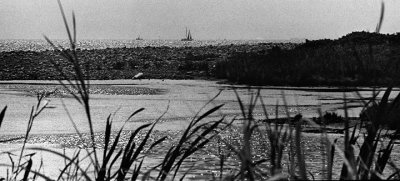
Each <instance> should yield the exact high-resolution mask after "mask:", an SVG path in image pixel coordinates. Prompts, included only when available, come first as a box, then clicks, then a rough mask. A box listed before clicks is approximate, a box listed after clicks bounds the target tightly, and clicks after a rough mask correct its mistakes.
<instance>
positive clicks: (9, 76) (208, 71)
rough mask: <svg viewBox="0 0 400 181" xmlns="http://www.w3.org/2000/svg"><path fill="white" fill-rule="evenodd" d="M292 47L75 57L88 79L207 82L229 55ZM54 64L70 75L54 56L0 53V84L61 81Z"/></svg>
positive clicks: (115, 51)
mask: <svg viewBox="0 0 400 181" xmlns="http://www.w3.org/2000/svg"><path fill="white" fill-rule="evenodd" d="M296 45H297V44H294V43H260V44H254V45H233V44H232V45H223V46H202V47H167V46H161V47H149V46H148V47H137V48H106V49H94V50H84V49H78V50H77V54H78V57H79V59H80V60H81V62H82V67H83V68H84V69H85V71H86V73H89V74H88V75H89V77H88V78H89V79H97V80H110V79H132V78H133V77H134V76H135V75H136V74H137V73H143V77H142V78H157V79H193V78H203V79H210V78H214V77H215V74H216V72H215V64H216V62H218V61H221V60H224V59H226V58H227V57H229V56H230V55H232V54H233V53H238V52H244V53H250V52H254V53H260V52H266V51H267V50H269V49H271V48H272V47H276V46H278V47H280V48H283V49H292V48H294V47H295V46H296ZM54 64H57V65H58V66H60V67H62V69H63V71H64V73H65V74H66V75H67V76H72V75H73V70H72V65H71V64H69V63H67V61H66V60H63V59H62V58H61V56H59V55H58V53H57V52H55V51H53V50H46V51H40V52H36V51H10V52H0V80H58V79H64V77H63V76H61V74H60V72H59V71H57V70H56V69H55V66H54Z"/></svg>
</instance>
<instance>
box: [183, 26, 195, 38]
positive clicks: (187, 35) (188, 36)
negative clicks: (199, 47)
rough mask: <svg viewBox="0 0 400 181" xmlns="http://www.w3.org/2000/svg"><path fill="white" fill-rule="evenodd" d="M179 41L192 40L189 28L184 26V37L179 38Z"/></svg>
mask: <svg viewBox="0 0 400 181" xmlns="http://www.w3.org/2000/svg"><path fill="white" fill-rule="evenodd" d="M181 41H193V38H192V34H191V33H190V30H189V31H188V29H187V28H186V34H185V38H183V39H181Z"/></svg>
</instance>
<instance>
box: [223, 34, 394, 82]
mask: <svg viewBox="0 0 400 181" xmlns="http://www.w3.org/2000/svg"><path fill="white" fill-rule="evenodd" d="M399 48H400V34H393V35H384V34H379V33H368V32H354V33H350V34H348V35H346V36H343V37H342V38H339V39H337V40H327V39H325V40H315V41H306V43H304V44H300V45H299V46H297V47H295V48H293V49H282V48H280V47H278V46H276V47H273V48H271V49H269V50H268V51H266V52H250V53H243V52H239V53H234V54H232V55H230V56H229V57H228V58H226V59H225V60H223V61H218V62H217V64H216V77H218V78H227V79H228V80H230V81H232V82H236V83H243V84H255V85H290V86H371V85H372V86H375V85H377V86H383V85H388V84H389V83H391V84H392V83H393V84H395V85H400V82H399V80H400V79H399V78H400V74H399V72H400V52H399V51H397V50H398V49H399Z"/></svg>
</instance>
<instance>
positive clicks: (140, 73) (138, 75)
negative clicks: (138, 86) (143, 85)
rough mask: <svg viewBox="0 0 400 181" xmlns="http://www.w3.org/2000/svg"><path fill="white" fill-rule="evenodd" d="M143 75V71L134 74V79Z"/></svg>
mask: <svg viewBox="0 0 400 181" xmlns="http://www.w3.org/2000/svg"><path fill="white" fill-rule="evenodd" d="M142 76H143V73H142V72H139V73H138V74H136V75H135V76H133V79H140V78H141V77H142Z"/></svg>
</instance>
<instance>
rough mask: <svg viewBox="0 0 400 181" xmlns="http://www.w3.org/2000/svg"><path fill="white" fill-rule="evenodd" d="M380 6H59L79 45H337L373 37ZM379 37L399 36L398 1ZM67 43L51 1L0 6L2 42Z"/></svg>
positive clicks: (372, 1) (265, 1)
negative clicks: (358, 35) (187, 41)
mask: <svg viewBox="0 0 400 181" xmlns="http://www.w3.org/2000/svg"><path fill="white" fill-rule="evenodd" d="M380 3H381V1H380V0H335V1H333V0H62V4H63V5H64V9H65V12H66V14H67V15H68V19H69V20H71V12H72V10H74V11H75V14H76V18H77V32H78V38H79V39H134V38H136V37H137V36H138V35H140V36H141V37H143V38H146V39H158V38H160V39H180V38H183V36H184V34H185V27H186V26H187V27H188V28H190V30H191V31H192V35H193V37H194V38H195V39H291V38H308V39H320V38H338V37H340V36H343V35H345V34H347V33H350V32H352V31H362V30H365V31H373V30H374V29H375V26H376V24H377V21H378V19H379V12H380ZM385 5H386V11H385V19H384V23H383V26H382V32H383V33H394V32H400V1H399V0H386V1H385ZM42 34H45V35H47V36H49V37H50V38H52V39H63V38H65V37H66V33H65V29H64V25H63V22H62V18H61V15H60V10H59V8H58V4H57V1H56V0H0V39H42Z"/></svg>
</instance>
